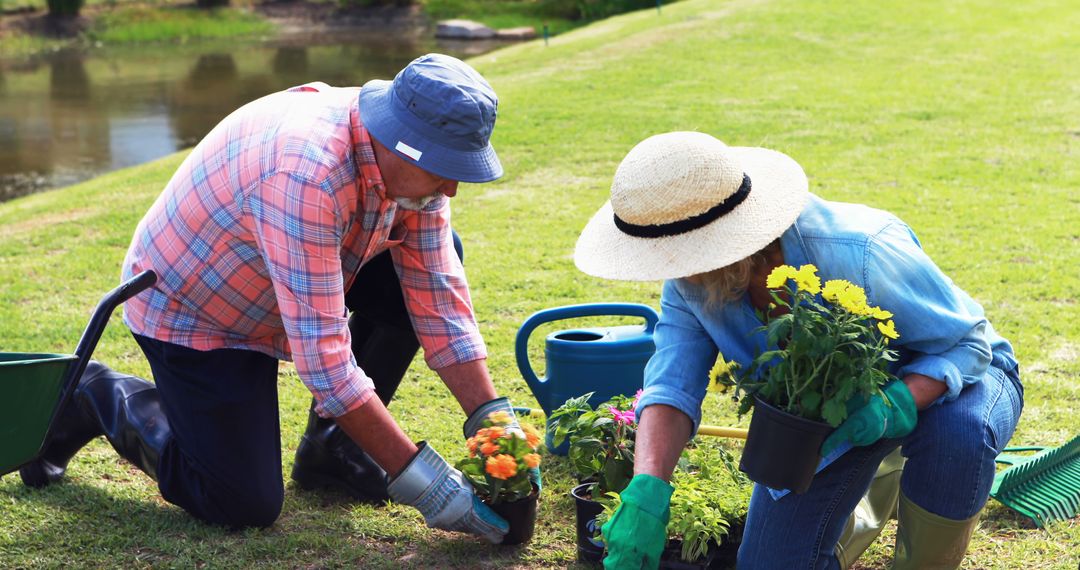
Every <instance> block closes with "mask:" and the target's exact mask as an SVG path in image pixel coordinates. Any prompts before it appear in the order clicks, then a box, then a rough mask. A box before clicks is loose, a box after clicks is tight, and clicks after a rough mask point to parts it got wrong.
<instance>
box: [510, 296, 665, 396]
mask: <svg viewBox="0 0 1080 570" xmlns="http://www.w3.org/2000/svg"><path fill="white" fill-rule="evenodd" d="M608 315H615V316H627V317H641V318H643V319H645V333H646V334H652V332H653V330H654V329H655V328H656V322H657V321H658V320H660V316H659V315H657V314H656V311H655V310H654V309H653V308H652V307H650V306H648V305H642V304H640V303H587V304H584V305H567V306H565V307H555V308H553V309H545V310H543V311H538V312H536V313H533V314H532V316H530V317H529V318H527V319H525V322H524V323H522V324H521V328H520V329H518V332H517V338H516V339H515V341H514V353H515V356H516V357H517V365H518V370H519V371H520V372H521V376H522V377H524V378H525V382H526V383H527V384H528V385H529V387H531V388H533V389H535V388H536V387H538V386H539V385H540V384H542V383H543V380H540V379H539V378H537V376H536V372H535V371H534V370H533V368H532V365H531V364H530V363H529V336H530V335H532V332H533V331H534V330H536V328H537V327H539V326H540V325H542V324H545V323H550V322H552V321H561V320H564V319H573V318H577V317H601V316H608Z"/></svg>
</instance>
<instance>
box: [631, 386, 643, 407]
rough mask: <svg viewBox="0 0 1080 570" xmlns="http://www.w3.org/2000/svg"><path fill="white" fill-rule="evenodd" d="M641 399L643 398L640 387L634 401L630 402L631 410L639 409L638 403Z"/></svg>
mask: <svg viewBox="0 0 1080 570" xmlns="http://www.w3.org/2000/svg"><path fill="white" fill-rule="evenodd" d="M640 399H641V390H640V389H639V390H638V391H637V393H636V394H634V403H633V404H630V410H632V411H635V412H636V411H637V403H638V400H640Z"/></svg>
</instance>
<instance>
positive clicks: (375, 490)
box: [292, 314, 420, 503]
mask: <svg viewBox="0 0 1080 570" xmlns="http://www.w3.org/2000/svg"><path fill="white" fill-rule="evenodd" d="M349 329H350V331H351V334H352V339H353V354H354V355H355V356H356V362H357V364H358V365H359V366H360V368H361V369H362V370H364V372H365V373H366V374H367V375H368V376H369V377H371V379H372V380H373V381H374V383H375V394H376V395H377V396H378V397H379V399H380V400H382V402H383V404H384V405H389V403H390V399H391V398H392V397H393V396H394V392H396V391H397V388H398V386H399V385H400V384H401V379H402V378H403V377H404V376H405V372H406V371H407V370H408V369H409V364H410V363H412V360H413V357H414V356H416V352H417V350H418V349H419V348H420V343H419V342H418V341H417V340H416V335H415V333H413V331H412V330H411V329H408V330H406V329H403V328H400V327H393V326H388V325H374V324H373V323H371V322H370V321H367V320H366V319H364V318H363V317H361V316H359V315H356V314H354V315H353V316H352V318H350V319H349ZM311 406H312V409H311V411H310V412H309V413H308V425H307V429H306V430H305V431H304V435H303V436H302V437H301V438H300V445H299V446H298V447H297V448H296V460H295V462H294V463H293V470H292V478H293V480H294V481H296V482H297V484H298V485H300V487H301V488H303V489H314V488H330V489H334V490H337V491H339V492H342V493H345V494H348V495H350V496H352V497H353V498H355V499H357V500H359V501H363V502H370V503H381V502H384V501H386V500H388V499H389V498H390V495H389V494H388V493H387V491H386V486H387V480H386V472H385V471H383V470H382V468H381V467H379V465H378V464H377V463H375V461H374V460H373V459H371V457H370V456H369V455H368V454H367V453H366V452H365V451H364V450H363V449H361V448H360V446H358V445H356V443H355V442H353V440H352V439H351V438H350V437H349V436H348V435H347V434H346V433H345V432H344V431H343V430H342V429H341V428H339V427H338V425H337V423H336V422H334V420H333V419H330V418H321V417H319V416H318V415H317V414H316V413H315V411H314V408H315V402H314V400H313V401H312V403H311Z"/></svg>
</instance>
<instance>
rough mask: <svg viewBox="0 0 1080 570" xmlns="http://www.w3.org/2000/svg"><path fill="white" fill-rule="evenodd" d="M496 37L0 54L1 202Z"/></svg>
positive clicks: (340, 37)
mask: <svg viewBox="0 0 1080 570" xmlns="http://www.w3.org/2000/svg"><path fill="white" fill-rule="evenodd" d="M498 46H499V44H497V43H494V42H487V43H476V42H460V41H458V42H444V41H442V40H439V41H438V42H437V41H436V40H435V39H434V37H432V35H431V34H430V33H429V31H428V30H424V29H420V30H414V31H411V32H409V33H403V32H401V31H400V30H399V31H395V32H384V33H372V32H370V31H364V32H363V33H357V32H355V31H353V32H335V33H320V34H317V35H308V36H303V35H293V36H291V37H282V38H278V39H275V40H270V41H263V42H257V43H256V42H247V43H241V42H237V41H229V42H214V43H198V44H186V45H184V44H180V45H153V46H136V47H124V48H96V49H89V50H67V51H60V52H56V53H52V54H49V55H47V56H41V57H37V58H34V59H31V60H26V61H10V60H7V61H2V62H0V201H4V200H9V199H11V198H14V197H17V196H22V195H25V194H29V193H32V192H37V191H41V190H46V189H51V188H57V187H61V186H66V185H69V184H74V183H76V182H79V181H82V180H86V179H88V178H91V177H94V176H97V175H99V174H102V173H105V172H109V171H112V170H116V169H119V168H124V167H128V166H133V165H136V164H141V163H144V162H147V161H151V160H154V159H156V158H160V157H162V156H165V155H168V154H171V153H173V152H175V151H177V150H179V149H182V148H187V147H190V146H192V145H194V144H195V143H197V142H198V141H199V140H200V139H201V138H202V137H203V136H204V135H205V134H206V133H208V132H209V131H210V129H211V128H213V127H214V125H216V124H217V122H218V121H220V120H221V119H222V118H224V117H225V116H226V115H228V114H229V113H230V112H232V111H233V110H234V109H236V108H237V107H239V106H241V105H243V104H244V103H246V102H248V101H251V100H253V99H256V98H258V97H261V96H263V95H266V94H268V93H272V92H274V91H279V90H281V89H285V88H287V87H290V86H293V85H299V84H302V83H306V82H309V81H324V82H326V83H328V84H330V85H339V86H345V85H362V84H363V83H364V82H366V81H368V80H369V79H391V78H393V76H394V74H396V73H397V71H398V70H400V69H401V68H402V67H404V66H405V65H406V64H408V63H409V62H410V61H412V60H413V59H414V58H415V57H417V56H419V55H423V54H425V53H429V52H432V51H438V52H442V53H447V54H450V55H454V56H457V57H467V56H471V55H476V54H478V53H483V52H485V51H489V50H491V49H494V48H495V47H498Z"/></svg>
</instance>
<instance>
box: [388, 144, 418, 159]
mask: <svg viewBox="0 0 1080 570" xmlns="http://www.w3.org/2000/svg"><path fill="white" fill-rule="evenodd" d="M394 150H396V151H398V152H400V153H401V154H404V155H405V156H407V157H409V158H411V159H413V160H420V155H422V154H424V153H423V152H421V151H419V150H416V149H415V148H413V147H411V146H409V145H407V144H405V143H403V142H401V141H398V143H397V146H395V147H394Z"/></svg>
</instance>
